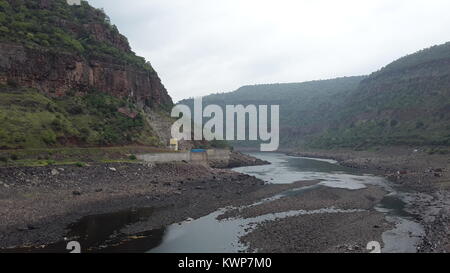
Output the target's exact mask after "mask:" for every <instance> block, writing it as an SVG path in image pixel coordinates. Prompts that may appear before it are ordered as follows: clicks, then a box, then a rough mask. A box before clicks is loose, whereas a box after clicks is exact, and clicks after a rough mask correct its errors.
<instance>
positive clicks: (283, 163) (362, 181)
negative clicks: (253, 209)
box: [46, 153, 422, 253]
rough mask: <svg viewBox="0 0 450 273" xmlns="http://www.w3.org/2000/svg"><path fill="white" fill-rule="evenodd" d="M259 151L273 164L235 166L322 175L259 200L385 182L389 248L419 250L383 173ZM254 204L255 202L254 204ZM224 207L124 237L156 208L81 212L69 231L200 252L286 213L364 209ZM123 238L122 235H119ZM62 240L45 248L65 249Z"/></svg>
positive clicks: (130, 246) (92, 247)
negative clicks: (237, 210) (249, 213)
mask: <svg viewBox="0 0 450 273" xmlns="http://www.w3.org/2000/svg"><path fill="white" fill-rule="evenodd" d="M251 155H253V156H255V157H258V158H261V159H264V160H267V161H269V162H271V163H272V164H271V165H264V166H252V167H242V168H235V169H234V170H235V171H238V172H241V173H245V174H249V175H253V176H256V177H258V178H260V179H262V180H264V181H266V182H267V183H274V184H286V183H293V182H296V181H300V180H320V181H321V182H320V183H319V184H318V185H313V186H305V187H300V188H296V189H291V190H287V191H285V192H282V193H280V194H277V195H274V196H272V197H270V198H266V199H263V200H260V201H259V202H256V203H255V204H252V205H253V206H254V205H258V204H261V203H264V202H271V201H274V200H277V199H280V198H283V197H285V196H289V195H298V194H302V193H303V192H305V191H310V190H314V189H316V188H318V187H320V186H327V187H332V188H343V189H348V190H357V189H363V188H365V187H367V186H368V185H376V186H380V187H383V188H384V189H386V190H387V191H388V192H390V193H389V194H388V195H387V196H386V197H385V198H384V199H383V200H382V201H381V202H380V204H378V205H377V207H376V209H377V210H378V211H381V212H384V213H386V214H387V215H388V216H389V217H388V218H387V219H388V220H389V221H391V222H393V223H395V225H396V227H395V229H393V230H391V231H389V232H385V234H383V242H384V245H385V247H384V249H383V251H385V252H414V250H415V243H416V241H417V240H414V239H411V236H409V235H411V234H412V235H414V236H413V237H414V238H418V236H420V234H421V232H422V230H421V227H420V226H419V225H418V224H416V223H414V222H413V221H411V219H409V216H410V215H409V214H408V213H406V212H405V211H404V207H405V203H404V202H403V201H402V200H401V199H400V198H399V193H398V192H396V191H395V190H394V189H393V188H392V187H391V186H390V185H389V183H388V182H387V181H386V180H385V179H384V178H382V177H377V176H373V175H370V174H364V173H362V172H360V171H358V170H355V169H350V168H346V167H342V166H340V165H338V164H337V163H336V161H333V160H323V159H321V160H316V159H310V158H299V157H292V156H286V155H284V154H277V153H253V154H251ZM252 205H251V206H252ZM227 209H233V208H223V209H220V210H218V211H216V212H213V213H211V214H209V215H207V216H204V217H201V218H198V219H195V220H194V219H189V221H184V222H181V223H176V224H172V225H169V226H167V227H165V228H162V229H157V230H151V231H147V232H144V233H141V234H137V235H136V236H131V237H128V239H127V240H123V238H122V237H118V235H119V234H120V230H121V229H123V228H125V227H126V226H127V225H130V224H133V223H136V222H138V221H140V220H145V219H146V218H148V217H150V216H151V214H152V212H153V209H152V208H142V209H135V210H127V211H121V212H116V213H109V214H102V215H92V216H87V217H84V218H82V219H81V220H80V221H79V222H77V223H74V224H73V225H71V226H69V230H70V231H69V233H68V237H69V238H70V240H72V239H74V240H75V239H76V240H78V241H79V242H80V243H81V245H82V246H83V247H84V248H86V249H84V250H85V251H95V252H149V253H180V252H187V253H199V252H203V253H205V252H210V253H214V252H228V253H233V252H241V251H246V246H244V245H242V244H240V243H239V238H240V237H241V236H243V235H245V234H246V233H247V232H249V231H250V230H251V229H252V227H254V225H255V223H259V222H262V221H267V220H275V219H279V218H283V217H289V216H298V215H304V214H317V213H338V212H340V213H351V212H355V211H359V210H338V209H335V208H333V207H331V208H322V209H319V210H314V211H304V210H298V211H286V212H282V213H275V214H267V215H262V216H259V217H255V218H250V219H241V218H232V219H226V220H217V219H216V218H217V216H219V215H221V214H222V213H224V212H225V211H226V210H227ZM118 238H121V239H120V241H117V240H118ZM63 243H64V242H62V243H58V244H55V245H53V246H49V247H48V248H46V249H47V250H52V249H53V250H54V249H62V244H63Z"/></svg>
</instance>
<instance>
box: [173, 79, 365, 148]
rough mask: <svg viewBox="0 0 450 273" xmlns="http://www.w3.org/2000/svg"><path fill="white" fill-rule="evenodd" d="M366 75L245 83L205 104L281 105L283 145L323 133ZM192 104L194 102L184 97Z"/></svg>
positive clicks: (240, 143)
mask: <svg viewBox="0 0 450 273" xmlns="http://www.w3.org/2000/svg"><path fill="white" fill-rule="evenodd" d="M363 79H364V77H347V78H338V79H332V80H322V81H312V82H304V83H284V84H264V85H253V86H244V87H241V88H239V89H238V90H236V91H234V92H231V93H222V94H213V95H209V96H206V97H204V98H203V104H204V105H206V104H218V105H221V106H222V107H224V105H227V104H229V105H237V104H242V105H249V104H256V105H260V104H263V105H274V104H275V105H280V137H281V139H280V143H281V145H282V146H285V147H286V146H294V145H300V144H303V143H304V141H305V136H309V135H313V134H317V133H320V132H322V131H323V130H324V129H325V128H328V127H329V126H330V123H332V122H334V121H335V110H334V109H337V108H339V106H340V105H342V104H343V103H344V101H345V100H346V99H347V97H348V95H349V94H350V93H351V92H352V91H353V90H355V89H356V88H357V87H358V84H359V83H360V82H361V80H363ZM180 103H181V104H186V105H190V106H191V107H192V105H193V101H192V99H190V100H184V101H181V102H180ZM234 144H235V145H237V146H252V147H256V145H257V144H258V143H252V142H235V143H234Z"/></svg>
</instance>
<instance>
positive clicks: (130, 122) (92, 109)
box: [0, 86, 159, 149]
mask: <svg viewBox="0 0 450 273" xmlns="http://www.w3.org/2000/svg"><path fill="white" fill-rule="evenodd" d="M120 107H126V108H130V109H131V110H134V111H136V112H137V110H136V109H133V105H132V104H129V103H127V102H126V101H123V100H121V99H118V98H115V97H112V96H109V95H106V94H102V93H99V92H92V93H90V94H88V95H87V96H84V97H78V96H66V97H61V98H49V97H46V96H45V95H43V94H42V93H39V92H37V91H35V90H31V89H25V88H15V87H14V88H13V87H10V86H1V87H0V123H1V124H2V126H1V127H0V149H19V148H26V149H29V148H41V147H58V146H98V145H103V146H104V145H125V144H131V143H140V144H147V145H153V146H157V145H159V140H158V138H157V137H156V136H155V134H154V133H153V132H152V129H151V128H150V127H149V125H148V124H147V122H145V121H144V118H143V116H142V114H140V113H139V114H138V115H137V116H136V118H134V119H133V118H130V117H128V116H126V115H124V114H122V113H119V112H118V109H119V108H120Z"/></svg>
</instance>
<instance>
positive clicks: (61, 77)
mask: <svg viewBox="0 0 450 273" xmlns="http://www.w3.org/2000/svg"><path fill="white" fill-rule="evenodd" d="M8 81H9V82H11V81H13V82H15V83H17V84H18V85H20V86H26V87H32V88H36V89H38V90H41V91H42V92H44V93H46V94H48V95H50V96H55V97H57V96H64V95H67V94H68V93H71V92H75V93H77V94H79V95H82V94H83V93H86V92H88V91H89V90H93V89H94V90H97V91H100V92H104V93H108V94H111V95H113V96H117V97H121V98H124V97H132V98H134V99H135V101H136V102H137V104H138V105H140V106H143V105H147V106H152V105H155V104H156V105H170V104H172V100H171V98H170V96H169V95H168V94H167V91H166V89H165V88H164V86H163V85H162V83H161V80H160V79H159V77H158V75H157V74H156V72H151V71H146V70H144V69H140V68H138V67H135V66H131V65H123V64H118V63H115V61H114V60H113V59H112V58H111V59H107V58H104V59H100V58H92V59H86V58H85V57H82V56H77V55H72V54H64V53H61V54H57V53H53V52H48V51H43V50H36V49H28V48H25V47H24V46H22V45H18V44H10V43H0V83H2V84H6V83H7V82H8Z"/></svg>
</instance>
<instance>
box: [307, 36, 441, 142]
mask: <svg viewBox="0 0 450 273" xmlns="http://www.w3.org/2000/svg"><path fill="white" fill-rule="evenodd" d="M337 117H338V118H339V123H336V125H335V126H333V127H331V128H330V129H329V130H327V132H326V133H325V134H324V135H323V136H322V137H320V138H316V139H314V140H313V141H312V143H311V144H313V145H315V146H327V147H333V146H345V147H353V146H355V145H362V146H364V145H374V144H380V145H397V144H406V145H445V146H448V145H450V43H446V44H444V45H440V46H434V47H431V48H428V49H425V50H422V51H419V52H417V53H415V54H411V55H408V56H406V57H403V58H401V59H399V60H397V61H395V62H393V63H391V64H389V65H388V66H386V67H384V68H382V69H381V70H380V71H377V72H375V73H373V74H372V75H370V76H369V77H368V78H367V79H365V80H363V81H362V82H361V84H360V86H359V87H358V89H357V90H355V91H354V92H353V93H352V95H351V96H350V97H349V99H348V100H347V101H345V103H344V104H343V105H342V106H341V107H340V111H339V112H338V116H337Z"/></svg>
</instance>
